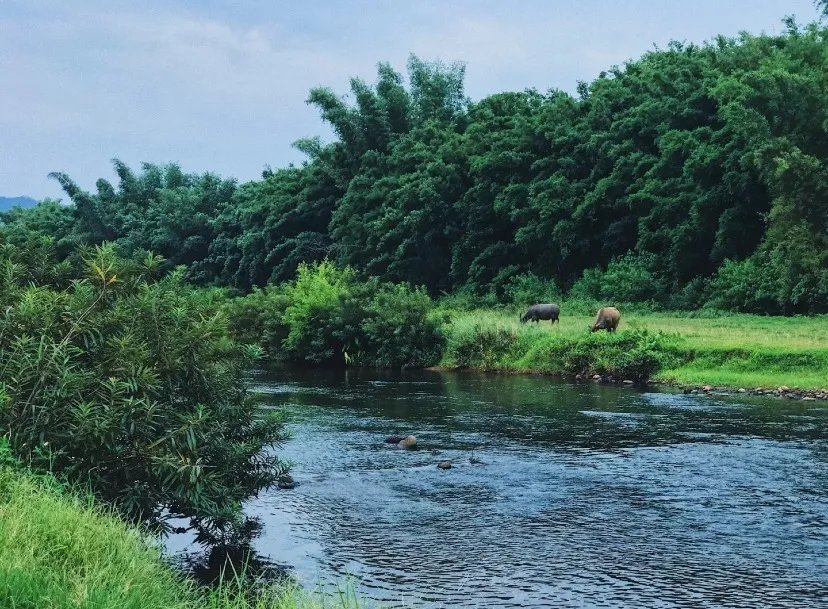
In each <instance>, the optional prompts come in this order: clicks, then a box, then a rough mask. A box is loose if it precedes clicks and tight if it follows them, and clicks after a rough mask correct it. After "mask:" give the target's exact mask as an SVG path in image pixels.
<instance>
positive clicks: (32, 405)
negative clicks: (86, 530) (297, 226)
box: [0, 245, 282, 535]
mask: <svg viewBox="0 0 828 609" xmlns="http://www.w3.org/2000/svg"><path fill="white" fill-rule="evenodd" d="M10 249H12V246H7V247H6V248H5V249H4V254H5V256H4V258H3V259H2V260H0V265H3V267H4V268H5V272H4V273H3V275H2V276H1V277H0V298H1V299H2V302H0V306H2V307H3V310H4V316H3V317H2V319H0V370H2V376H0V427H2V429H3V430H4V434H5V435H6V436H7V437H8V440H9V444H10V446H11V449H12V452H13V453H14V454H15V455H16V456H17V457H18V458H20V459H21V460H22V461H23V462H24V463H25V464H27V465H29V466H31V467H32V468H33V469H35V470H37V471H50V472H54V473H55V474H57V475H58V476H60V477H63V478H65V479H67V480H70V481H75V482H78V483H81V484H83V485H87V486H88V487H89V488H90V489H91V491H92V492H93V493H94V494H95V495H96V496H97V497H99V498H101V499H103V500H105V501H107V502H109V503H111V504H112V505H114V506H116V507H117V508H118V509H119V510H120V511H122V512H123V513H124V514H126V515H127V516H129V517H131V518H135V519H142V520H153V521H158V519H159V518H160V517H161V516H162V515H163V514H167V515H173V516H174V515H181V516H186V517H190V518H191V519H192V521H193V524H194V525H196V526H198V527H199V528H200V529H201V530H203V531H205V532H211V533H212V534H219V535H220V534H222V533H223V532H224V531H225V530H226V529H229V528H232V525H234V524H235V522H236V519H237V518H238V516H239V509H238V508H239V504H240V502H241V501H242V500H244V499H245V498H247V497H249V496H250V495H252V494H254V493H256V492H257V491H258V490H259V489H260V488H262V487H264V486H267V485H268V484H270V483H271V482H272V481H273V480H274V478H275V477H276V476H277V475H278V473H279V472H280V471H281V469H282V466H281V464H280V463H279V462H278V460H277V459H276V457H275V456H274V455H272V454H271V453H269V452H266V451H265V450H264V449H265V447H267V446H268V445H270V444H272V443H273V442H275V441H277V440H278V439H279V437H280V436H279V430H280V427H281V424H280V422H279V420H278V419H275V418H267V417H262V416H260V414H257V412H256V410H255V407H254V404H253V403H252V401H251V400H250V399H249V397H248V395H247V391H246V386H245V382H244V373H245V370H246V368H247V367H248V366H249V364H250V362H251V358H252V357H254V355H255V354H254V353H253V352H252V351H251V350H250V349H249V348H244V347H241V346H239V345H238V344H236V343H234V342H233V341H232V340H230V338H229V337H228V329H227V321H226V318H225V317H224V316H223V315H222V314H221V313H220V312H218V311H217V307H216V304H215V299H214V298H213V297H212V296H211V295H210V294H204V293H199V292H196V291H194V290H193V289H192V288H191V287H189V286H188V285H187V284H185V283H184V282H183V278H182V275H183V271H182V270H181V269H177V270H175V271H173V272H172V273H170V274H167V275H165V276H161V277H158V275H159V272H160V271H159V269H160V267H161V266H162V261H161V260H160V259H159V258H158V257H153V256H147V258H146V259H145V260H144V262H143V263H141V264H137V263H133V262H129V261H126V260H123V259H120V258H118V257H117V256H116V255H115V254H114V248H113V246H111V245H105V246H101V247H96V248H94V249H92V250H90V251H89V252H87V255H86V257H85V265H84V268H83V269H82V270H80V269H79V270H78V272H77V274H75V275H73V274H71V273H70V274H69V276H68V277H67V276H62V277H60V278H58V279H55V278H53V277H52V276H50V275H49V274H46V275H45V279H44V278H42V277H41V278H35V279H33V278H32V277H31V275H30V274H28V273H26V272H24V271H25V267H24V266H23V265H21V264H19V263H16V262H15V259H16V258H20V257H22V258H23V259H30V255H31V254H30V253H29V251H28V250H26V251H22V252H18V253H17V254H15V255H9V254H10V251H9V250H10ZM70 270H71V269H68V268H66V267H65V265H63V264H62V265H57V266H56V267H55V273H68V272H69V271H70ZM69 279H71V284H69V285H68V287H63V286H64V285H65V284H66V282H67V281H68V280H69Z"/></svg>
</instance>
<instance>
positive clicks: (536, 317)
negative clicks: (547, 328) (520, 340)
mask: <svg viewBox="0 0 828 609" xmlns="http://www.w3.org/2000/svg"><path fill="white" fill-rule="evenodd" d="M560 314H561V308H560V307H559V306H558V305H556V304H536V305H532V306H531V307H529V310H528V311H526V313H524V314H523V315H521V316H520V321H521V322H523V323H526V322H527V321H534V322H539V321H540V320H542V319H549V320H551V321H552V323H553V324H554V323H555V322H556V321H557V322H558V323H560V320H559V319H558V317H559V316H560Z"/></svg>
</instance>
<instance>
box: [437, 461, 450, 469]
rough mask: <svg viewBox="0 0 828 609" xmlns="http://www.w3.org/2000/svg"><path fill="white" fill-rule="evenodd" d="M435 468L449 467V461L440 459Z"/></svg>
mask: <svg viewBox="0 0 828 609" xmlns="http://www.w3.org/2000/svg"><path fill="white" fill-rule="evenodd" d="M437 469H451V461H440V462H439V463H438V464H437Z"/></svg>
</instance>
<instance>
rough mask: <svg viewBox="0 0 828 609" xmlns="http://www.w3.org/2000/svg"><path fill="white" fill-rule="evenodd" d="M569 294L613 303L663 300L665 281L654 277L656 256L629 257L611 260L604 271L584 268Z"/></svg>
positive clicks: (629, 255) (664, 296) (655, 275)
mask: <svg viewBox="0 0 828 609" xmlns="http://www.w3.org/2000/svg"><path fill="white" fill-rule="evenodd" d="M570 294H571V295H572V296H574V297H576V298H577V297H583V298H591V299H593V300H595V301H600V302H615V303H629V302H645V301H648V300H663V299H665V298H666V296H667V294H666V285H665V282H664V281H662V280H660V278H659V277H658V275H657V271H656V259H655V257H654V256H652V255H644V256H634V255H632V254H628V255H626V256H622V257H621V258H618V259H615V260H613V261H612V262H610V263H609V265H607V268H606V270H604V271H602V270H600V269H587V270H586V271H584V274H583V275H582V276H581V278H580V279H579V280H578V281H576V282H575V284H574V285H573V286H572V289H571V291H570Z"/></svg>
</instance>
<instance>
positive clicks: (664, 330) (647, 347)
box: [441, 303, 828, 390]
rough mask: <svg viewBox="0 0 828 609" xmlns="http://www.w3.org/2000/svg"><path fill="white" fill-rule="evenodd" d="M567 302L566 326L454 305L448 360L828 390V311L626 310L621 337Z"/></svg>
mask: <svg viewBox="0 0 828 609" xmlns="http://www.w3.org/2000/svg"><path fill="white" fill-rule="evenodd" d="M584 313H585V311H584V310H582V308H581V307H575V311H574V312H573V313H572V314H569V313H567V306H566V303H564V305H563V307H562V314H561V321H560V326H558V325H557V324H556V326H555V327H551V326H550V325H549V323H548V322H541V323H540V325H535V324H531V323H530V324H521V323H520V322H519V321H518V314H519V313H518V311H517V310H514V311H511V310H510V311H493V310H474V311H464V312H449V313H448V316H449V319H450V321H449V322H448V323H447V324H446V325H445V333H446V336H447V346H446V349H445V352H444V355H443V359H442V361H441V365H442V366H444V367H448V368H456V367H470V368H478V369H482V370H501V371H513V372H539V373H549V374H554V373H559V374H567V375H576V374H581V375H592V374H601V375H610V376H613V377H614V378H616V379H617V380H627V379H629V380H635V381H641V380H644V379H645V378H650V379H652V380H656V381H661V382H666V383H671V384H676V385H713V386H728V387H733V388H740V387H743V388H748V389H752V388H756V387H765V388H776V387H779V386H782V385H784V386H789V387H797V388H800V389H804V390H817V389H824V388H826V387H828V316H815V317H764V316H756V315H721V314H715V313H712V312H710V313H706V312H702V313H701V314H699V316H697V317H690V316H688V315H686V314H682V313H678V312H671V313H668V312H663V313H661V312H660V313H652V312H642V313H636V312H623V311H622V313H623V316H622V320H621V325H620V327H619V331H618V332H617V333H616V334H615V335H607V334H605V333H597V334H591V333H589V332H588V326H589V325H590V324H591V323H592V321H593V317H592V316H591V315H590V316H588V315H586V314H584Z"/></svg>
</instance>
